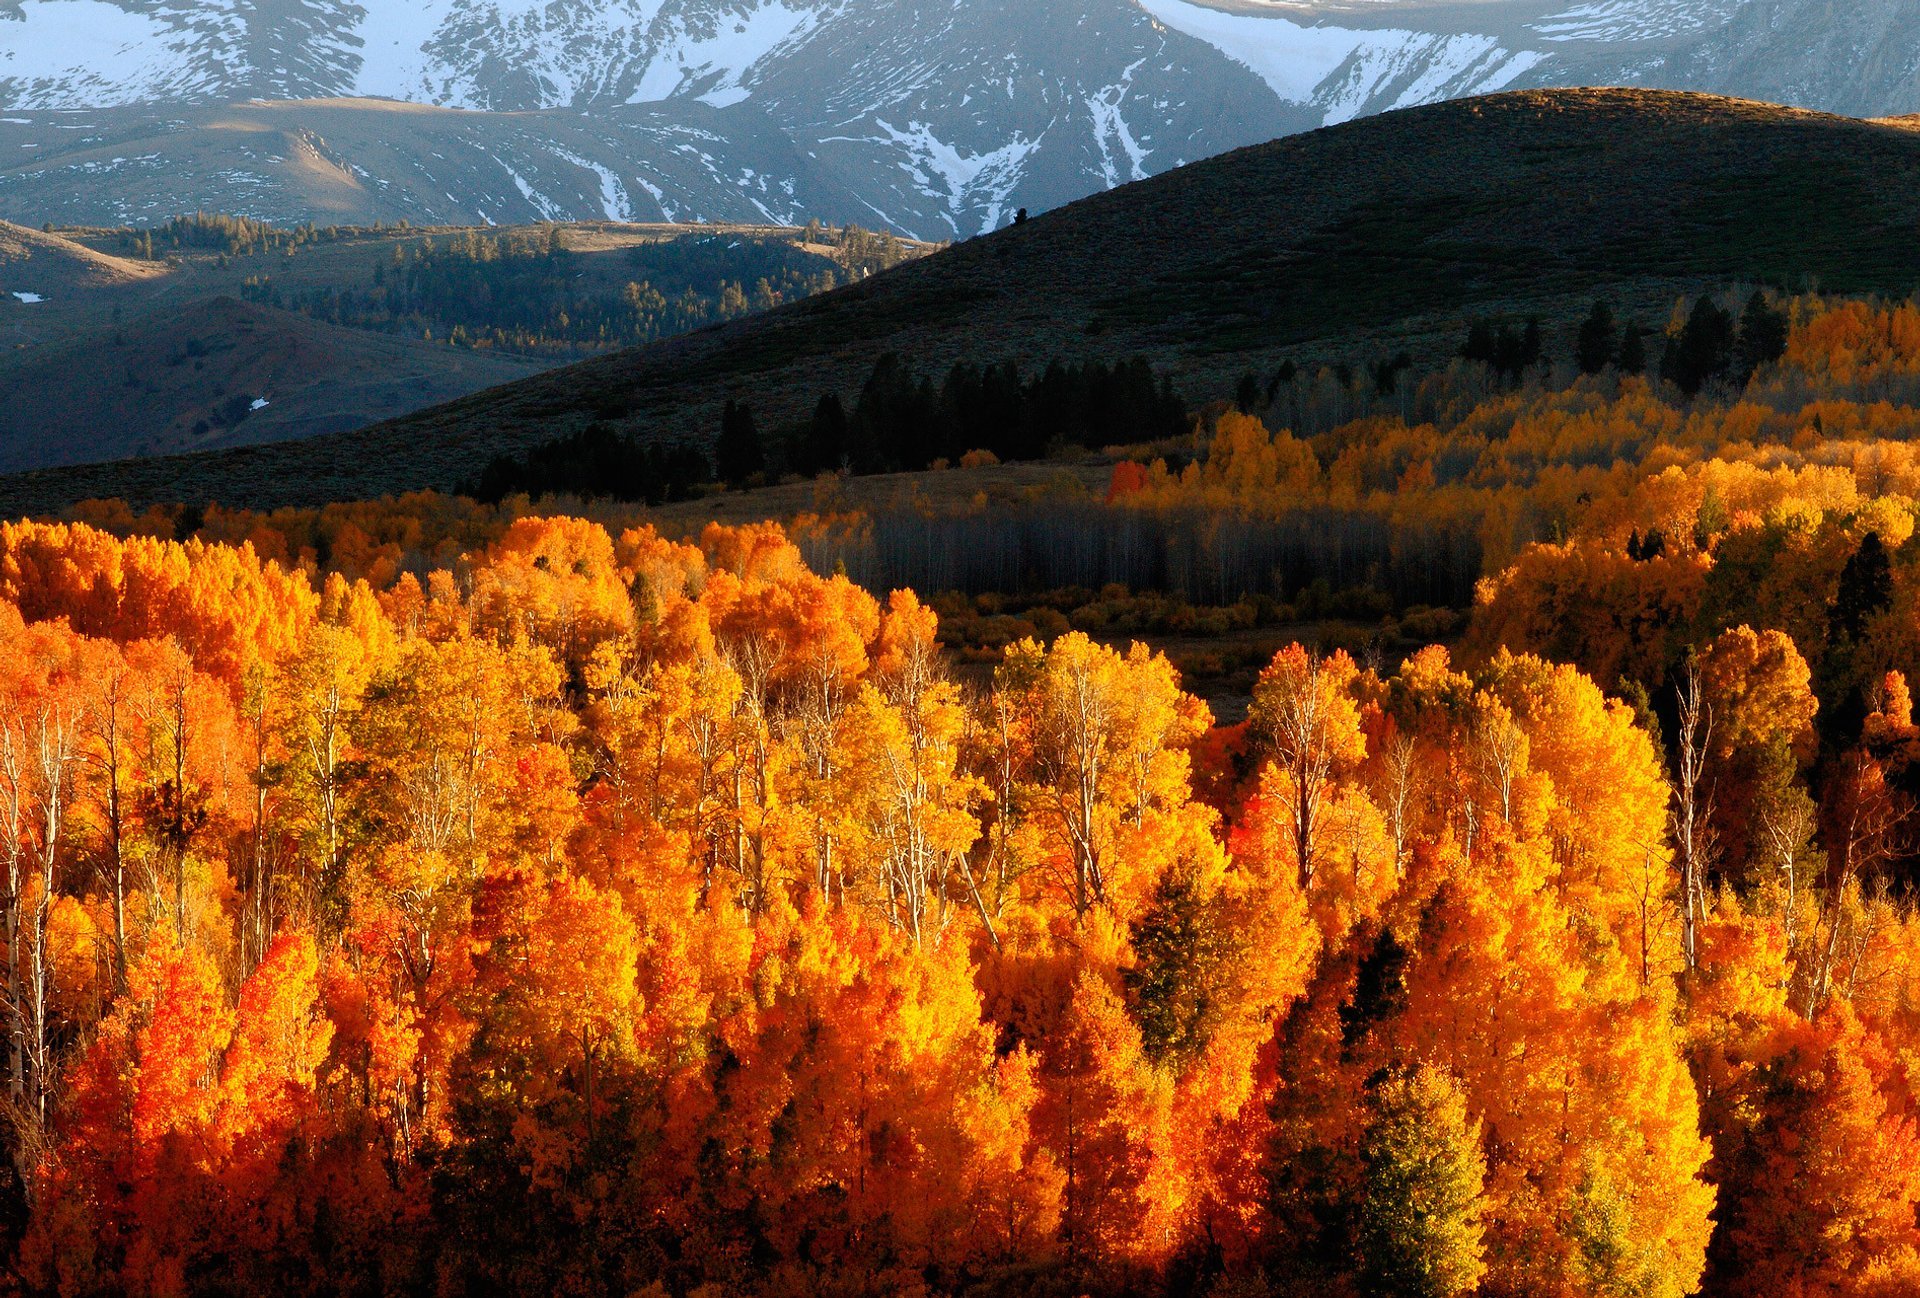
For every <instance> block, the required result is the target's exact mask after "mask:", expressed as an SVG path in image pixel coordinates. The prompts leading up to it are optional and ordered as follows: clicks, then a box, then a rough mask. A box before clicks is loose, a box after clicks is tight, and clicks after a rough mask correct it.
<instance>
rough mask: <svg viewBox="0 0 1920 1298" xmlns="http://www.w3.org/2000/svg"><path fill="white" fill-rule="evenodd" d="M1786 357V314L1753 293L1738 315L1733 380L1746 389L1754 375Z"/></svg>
mask: <svg viewBox="0 0 1920 1298" xmlns="http://www.w3.org/2000/svg"><path fill="white" fill-rule="evenodd" d="M1786 353H1787V313H1786V312H1785V311H1782V310H1780V309H1778V308H1777V307H1775V306H1773V305H1772V304H1771V303H1769V302H1768V301H1767V295H1766V294H1765V293H1760V292H1756V293H1755V294H1754V295H1753V296H1752V297H1750V298H1748V299H1747V307H1746V310H1744V311H1742V312H1741V313H1740V336H1739V340H1738V341H1737V342H1736V343H1735V344H1734V351H1733V379H1734V382H1736V383H1739V384H1741V385H1742V386H1745V384H1746V382H1747V380H1748V379H1750V378H1752V377H1753V375H1754V371H1756V370H1758V369H1759V368H1760V367H1761V366H1762V365H1771V364H1773V363H1774V362H1775V361H1777V360H1779V359H1780V358H1781V357H1782V356H1784V355H1786Z"/></svg>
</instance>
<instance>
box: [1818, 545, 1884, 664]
mask: <svg viewBox="0 0 1920 1298" xmlns="http://www.w3.org/2000/svg"><path fill="white" fill-rule="evenodd" d="M1892 603H1893V564H1892V562H1891V561H1890V560H1889V559H1888V558H1887V547H1886V546H1885V545H1884V544H1882V543H1881V540H1880V534H1879V533H1878V532H1868V533H1867V534H1866V535H1865V536H1863V537H1861V538H1860V548H1859V549H1857V550H1855V551H1854V552H1853V555H1852V557H1850V558H1849V559H1848V560H1847V564H1846V567H1844V568H1842V569H1841V570H1840V588H1839V590H1838V591H1836V592H1835V594H1834V597H1833V609H1832V611H1831V613H1830V614H1829V616H1828V621H1827V626H1828V632H1829V634H1830V635H1831V637H1832V638H1834V639H1836V640H1837V639H1842V638H1844V639H1846V640H1849V641H1855V642H1857V641H1858V640H1859V639H1860V638H1861V637H1862V636H1863V635H1865V634H1866V630H1867V621H1868V619H1870V618H1872V617H1873V616H1874V614H1876V613H1882V612H1885V611H1886V609H1887V608H1888V606H1889V605H1891V604H1892Z"/></svg>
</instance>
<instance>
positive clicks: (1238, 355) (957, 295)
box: [0, 90, 1920, 512]
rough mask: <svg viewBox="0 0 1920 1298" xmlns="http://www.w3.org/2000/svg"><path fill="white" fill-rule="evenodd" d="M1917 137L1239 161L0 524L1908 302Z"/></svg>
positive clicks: (1683, 139)
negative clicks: (569, 437) (1138, 375)
mask: <svg viewBox="0 0 1920 1298" xmlns="http://www.w3.org/2000/svg"><path fill="white" fill-rule="evenodd" d="M1916 212H1920V131H1916V130H1915V129H1914V127H1913V124H1912V123H1910V122H1871V121H1862V120H1856V119H1849V118H1840V117H1833V116H1826V115H1821V114H1816V113H1810V112H1803V111H1797V110H1792V109H1785V108H1779V107H1775V106H1770V105H1765V104H1758V103H1750V102H1744V101H1736V100H1728V99H1722V98H1716V97H1709V96H1699V95H1688V94H1674V93H1664V92H1650V91H1635V90H1604V91H1600V90H1593V91H1524V92H1511V93H1507V94H1502V95H1498V96H1493V97H1488V98H1483V99H1478V100H1469V101H1461V102H1457V103H1449V104H1444V105H1436V106H1430V107H1423V108H1417V109H1409V110H1406V111H1402V112H1397V113H1391V114H1386V115H1383V116H1381V117H1377V118H1370V119H1365V120H1362V121H1359V122H1354V123H1349V124H1345V125H1342V126H1338V127H1332V128H1327V129H1323V130H1321V131H1316V132H1313V133H1310V134H1306V135H1301V136H1294V137H1289V138H1286V139H1282V140H1279V141H1276V142H1274V143H1271V144H1267V145H1261V146H1257V147H1254V148H1250V149H1246V150H1242V151H1239V152H1236V153H1233V154H1230V155H1227V156H1225V157H1221V158H1217V159H1212V160H1209V161H1207V162H1204V163H1198V164H1195V165H1192V166H1189V167H1186V168H1183V169H1181V170H1179V171H1176V172H1172V173H1169V174H1166V175H1163V176H1158V177H1155V178H1152V179H1150V180H1146V181H1142V182H1138V183H1136V184H1133V185H1129V186H1125V187H1122V188H1121V189H1118V190H1115V191H1111V192H1108V193H1105V194H1100V195H1096V196H1095V197H1093V198H1090V199H1087V200H1084V201H1082V202H1079V203H1076V204H1073V205H1071V206H1069V207H1067V208H1064V209H1061V210H1059V211H1056V212H1053V213H1049V214H1047V215H1045V216H1042V217H1039V218H1036V219H1034V220H1031V221H1029V222H1027V223H1026V224H1024V225H1021V226H1018V227H1015V228H1012V229H1008V230H1003V231H1001V232H999V233H997V234H993V235H990V236H986V237H982V238H978V239H974V240H970V241H967V242H965V243H963V244H959V245H956V246H954V247H953V248H951V249H949V250H947V251H945V252H942V253H939V254H936V255H934V256H931V257H928V258H925V259H923V260H920V261H917V262H914V263H912V264H909V265H906V266H903V267H900V268H897V269H895V270H892V271H889V272H887V273H884V274H881V275H876V276H874V277H872V278H870V279H868V280H866V281H864V282H862V283H859V284H857V285H854V286H852V287H849V288H846V289H842V290H839V291H837V292H834V293H829V294H825V295H822V296H819V297H816V298H812V299H810V300H808V301H805V302H801V303H797V304H795V305H792V306H789V307H785V308H782V309H779V310H776V311H773V312H770V313H768V314H765V315H761V316H758V317H755V318H752V319H747V320H741V321H735V322H733V323H730V324H727V325H723V326H719V327H716V328H710V329H706V330H702V331H699V332H696V333H693V334H689V335H685V336H682V337H680V338H676V339H671V340H668V341H666V342H664V343H660V344H656V345H653V346H651V347H647V348H643V349H639V350H636V351H632V352H627V353H621V354H617V355H613V356H608V357H604V358H600V359H596V360H593V361H589V362H585V363H583V364H580V365H576V366H572V367H569V368H566V369H562V370H557V371H552V372H548V373H545V374H541V375H538V376H535V377H533V378H529V379H525V380H522V381H519V382H517V383H513V384H510V385H507V386H505V387H502V388H498V389H493V390H489V391H486V392H482V393H478V394H475V395H473V396H469V397H465V398H463V399H461V400H458V401H455V402H452V403H450V404H447V405H444V406H440V407H437V408H434V409H431V410H426V411H422V412H419V413H417V414H414V415H410V416H408V417H406V418H404V419H399V420H395V421H391V422H388V423H385V424H379V425H375V426H373V427H370V428H367V429H364V430H360V431H357V432H353V433H347V434H342V435H337V436H332V437H324V438H316V439H312V440H308V441H304V442H293V443H278V444H275V445H272V446H266V447H256V448H249V449H246V450H240V451H232V452H224V453H216V454H209V455H201V456H192V457H182V458H170V459H164V460H152V461H142V462H134V463H118V464H112V465H98V466H91V467H86V468H76V469H69V470H60V471H52V472H46V473H40V474H34V475H27V476H20V477H14V478H10V479H7V480H5V481H3V482H0V507H4V509H5V510H6V511H7V512H17V511H22V510H36V511H38V510H50V509H57V508H60V507H62V506H64V505H65V504H68V503H70V502H72V501H74V500H77V499H80V498H84V497H88V496H103V495H117V496H122V497H127V498H130V499H132V500H134V501H137V502H150V501H155V500H187V499H191V500H205V499H217V500H220V501H223V502H226V503H231V504H248V505H273V504H279V503H301V502H317V501H323V500H329V499H342V498H353V497H362V496H369V495H377V494H381V493H385V492H393V491H401V490H406V489H410V488H415V487H441V488H445V487H450V486H452V485H454V484H456V483H458V482H460V481H462V480H463V479H465V478H467V477H469V476H470V475H471V474H472V473H473V472H474V471H475V469H476V468H477V467H478V465H479V464H481V463H483V462H484V461H485V460H486V459H487V458H488V457H490V456H492V455H494V454H497V453H499V452H501V451H510V450H515V449H518V448H524V447H526V446H528V445H530V444H533V443H536V442H538V441H541V440H543V439H546V438H550V437H553V436H554V435H556V434H559V433H564V432H567V431H570V430H576V429H579V428H581V427H584V426H585V425H586V424H587V423H589V422H593V421H595V420H601V421H611V422H614V423H616V424H618V425H620V426H622V427H624V428H625V429H627V430H630V431H634V432H636V433H639V434H642V435H645V436H649V437H656V438H665V439H706V438H710V437H711V436H712V434H713V432H714V430H715V429H716V428H717V425H718V413H719V408H720V405H721V404H722V403H723V402H724V401H726V400H728V399H730V398H735V399H744V400H747V401H750V402H751V403H752V404H753V407H754V409H755V412H756V414H757V415H758V416H759V418H760V422H761V424H762V425H763V426H765V427H774V428H778V427H780V426H782V425H783V424H788V423H791V422H793V421H796V420H798V419H800V418H801V417H803V415H804V414H805V413H806V412H807V411H809V410H810V409H811V408H812V405H813V403H814V402H815V401H816V400H817V399H818V398H819V396H820V395H821V394H822V393H824V392H828V391H837V392H839V393H841V394H842V395H843V396H851V395H852V394H853V393H855V392H856V391H857V390H858V387H859V384H860V383H861V381H862V380H863V379H864V377H865V376H866V374H867V373H868V371H869V370H870V368H871V366H872V365H873V363H874V361H875V359H876V358H877V357H879V356H880V355H882V354H883V353H885V352H888V351H897V352H899V353H901V354H903V355H905V356H907V357H909V358H911V359H912V360H914V361H915V362H916V363H918V364H920V365H922V366H925V367H944V366H945V365H948V364H950V363H951V362H953V361H955V360H957V359H961V358H966V359H970V360H974V361H980V362H990V361H997V360H1001V359H1018V360H1021V361H1022V362H1023V363H1025V364H1027V365H1029V366H1032V365H1035V364H1044V363H1045V362H1046V361H1047V360H1048V359H1051V358H1063V359H1075V358H1084V359H1094V358H1121V357H1127V356H1133V355H1144V356H1147V357H1149V358H1151V359H1152V360H1153V361H1154V362H1155V363H1156V364H1158V365H1160V366H1162V367H1164V368H1166V369H1167V370H1169V371H1170V372H1171V373H1172V374H1173V375H1174V377H1175V379H1176V382H1177V383H1178V384H1179V385H1180V386H1181V388H1182V389H1183V391H1184V392H1185V393H1186V394H1187V395H1188V396H1189V398H1198V399H1205V398H1208V397H1213V396H1218V395H1224V394H1225V393H1227V392H1228V391H1230V390H1231V385H1232V383H1233V382H1234V380H1235V379H1236V378H1237V376H1239V375H1241V374H1243V373H1246V372H1248V371H1250V370H1255V371H1262V370H1265V369H1267V368H1269V367H1271V366H1274V365H1276V364H1278V363H1279V362H1280V361H1281V360H1282V359H1283V358H1293V359H1298V360H1301V361H1304V362H1313V361H1335V360H1348V361H1356V362H1362V361H1366V360H1368V359H1373V358H1378V357H1382V356H1385V355H1387V354H1390V353H1391V352H1392V351H1396V350H1399V349H1406V350H1409V351H1410V352H1412V353H1413V354H1414V355H1415V356H1416V358H1421V359H1426V360H1437V359H1440V358H1442V357H1444V356H1445V355H1448V354H1450V353H1451V352H1452V351H1453V349H1454V348H1456V347H1457V346H1458V345H1459V341H1460V337H1461V334H1462V331H1463V328H1464V325H1465V323H1466V322H1467V320H1468V319H1469V318H1471V317H1476V316H1482V315H1504V316H1508V317H1518V316H1521V315H1532V314H1537V315H1539V316H1541V317H1542V319H1543V320H1544V321H1546V322H1547V324H1548V325H1549V327H1550V329H1551V328H1555V327H1561V328H1564V326H1565V325H1567V324H1569V323H1570V322H1572V321H1573V320H1574V319H1576V318H1577V317H1578V316H1579V315H1581V314H1583V313H1584V312H1585V310H1586V309H1587V307H1588V306H1589V305H1590V304H1591V303H1592V302H1593V300H1594V299H1595V298H1596V297H1606V298H1608V299H1610V300H1611V301H1613V302H1614V304H1615V305H1616V307H1617V308H1618V309H1619V310H1621V311H1622V312H1623V313H1625V314H1628V315H1635V316H1637V317H1638V318H1639V319H1641V320H1642V321H1644V322H1646V323H1648V324H1650V325H1654V326H1658V325H1662V324H1664V322H1665V320H1666V318H1667V315H1668V313H1669V311H1670V310H1671V307H1672V304H1673V302H1674V300H1675V299H1676V297H1678V296H1680V295H1683V294H1688V293H1692V292H1697V291H1699V290H1701V289H1702V288H1706V287H1716V288H1717V287H1724V286H1726V285H1728V284H1730V283H1758V282H1769V283H1777V284H1781V285H1784V286H1787V287H1791V288H1801V287H1805V286H1809V285H1818V286H1820V287H1823V288H1827V289H1832V290H1844V291H1888V292H1897V293H1901V294H1905V293H1907V292H1910V291H1912V290H1913V289H1914V287H1915V286H1916V285H1920V237H1916V236H1917V235H1920V228H1917V224H1920V218H1916V215H1915V213H1916Z"/></svg>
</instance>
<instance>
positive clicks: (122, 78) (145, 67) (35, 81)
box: [0, 0, 215, 108]
mask: <svg viewBox="0 0 1920 1298" xmlns="http://www.w3.org/2000/svg"><path fill="white" fill-rule="evenodd" d="M196 62H197V61H196V59H195V57H194V51H193V50H192V48H191V41H190V39H189V38H188V37H187V36H186V34H185V33H182V32H180V31H178V30H177V29H175V28H173V27H171V26H170V25H168V24H167V23H166V22H164V21H163V20H161V19H160V18H159V17H157V16H155V15H152V14H146V13H137V12H133V11H130V10H127V9H123V8H121V7H120V6H119V5H114V4H108V3H106V0H22V3H21V4H20V5H19V7H18V8H16V9H14V10H13V12H12V13H0V79H4V80H8V81H11V82H12V83H13V86H14V87H16V89H15V90H14V93H13V94H12V95H11V96H10V98H9V102H10V103H11V105H12V106H14V107H16V108H75V107H82V106H85V105H87V104H92V103H99V102H127V101H130V100H138V99H157V98H163V97H168V96H174V95H182V94H193V93H195V92H196V91H198V90H200V89H202V88H203V84H204V83H205V82H206V81H207V80H208V79H209V77H210V76H211V75H212V74H213V73H214V71H215V70H214V69H211V68H207V67H204V66H196Z"/></svg>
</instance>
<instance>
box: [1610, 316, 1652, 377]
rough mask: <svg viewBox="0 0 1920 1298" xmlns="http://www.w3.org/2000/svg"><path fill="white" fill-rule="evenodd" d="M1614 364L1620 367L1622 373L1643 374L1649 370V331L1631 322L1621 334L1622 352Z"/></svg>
mask: <svg viewBox="0 0 1920 1298" xmlns="http://www.w3.org/2000/svg"><path fill="white" fill-rule="evenodd" d="M1614 364H1616V365H1618V366H1619V367H1620V372H1621V373H1622V374H1635V375H1641V374H1645V373H1646V372H1647V331H1646V330H1645V329H1642V328H1641V327H1640V326H1639V325H1637V324H1629V325H1628V326H1627V327H1626V330H1625V331H1624V332H1622V333H1621V335H1620V352H1619V355H1618V357H1617V358H1616V359H1615V361H1614Z"/></svg>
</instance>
